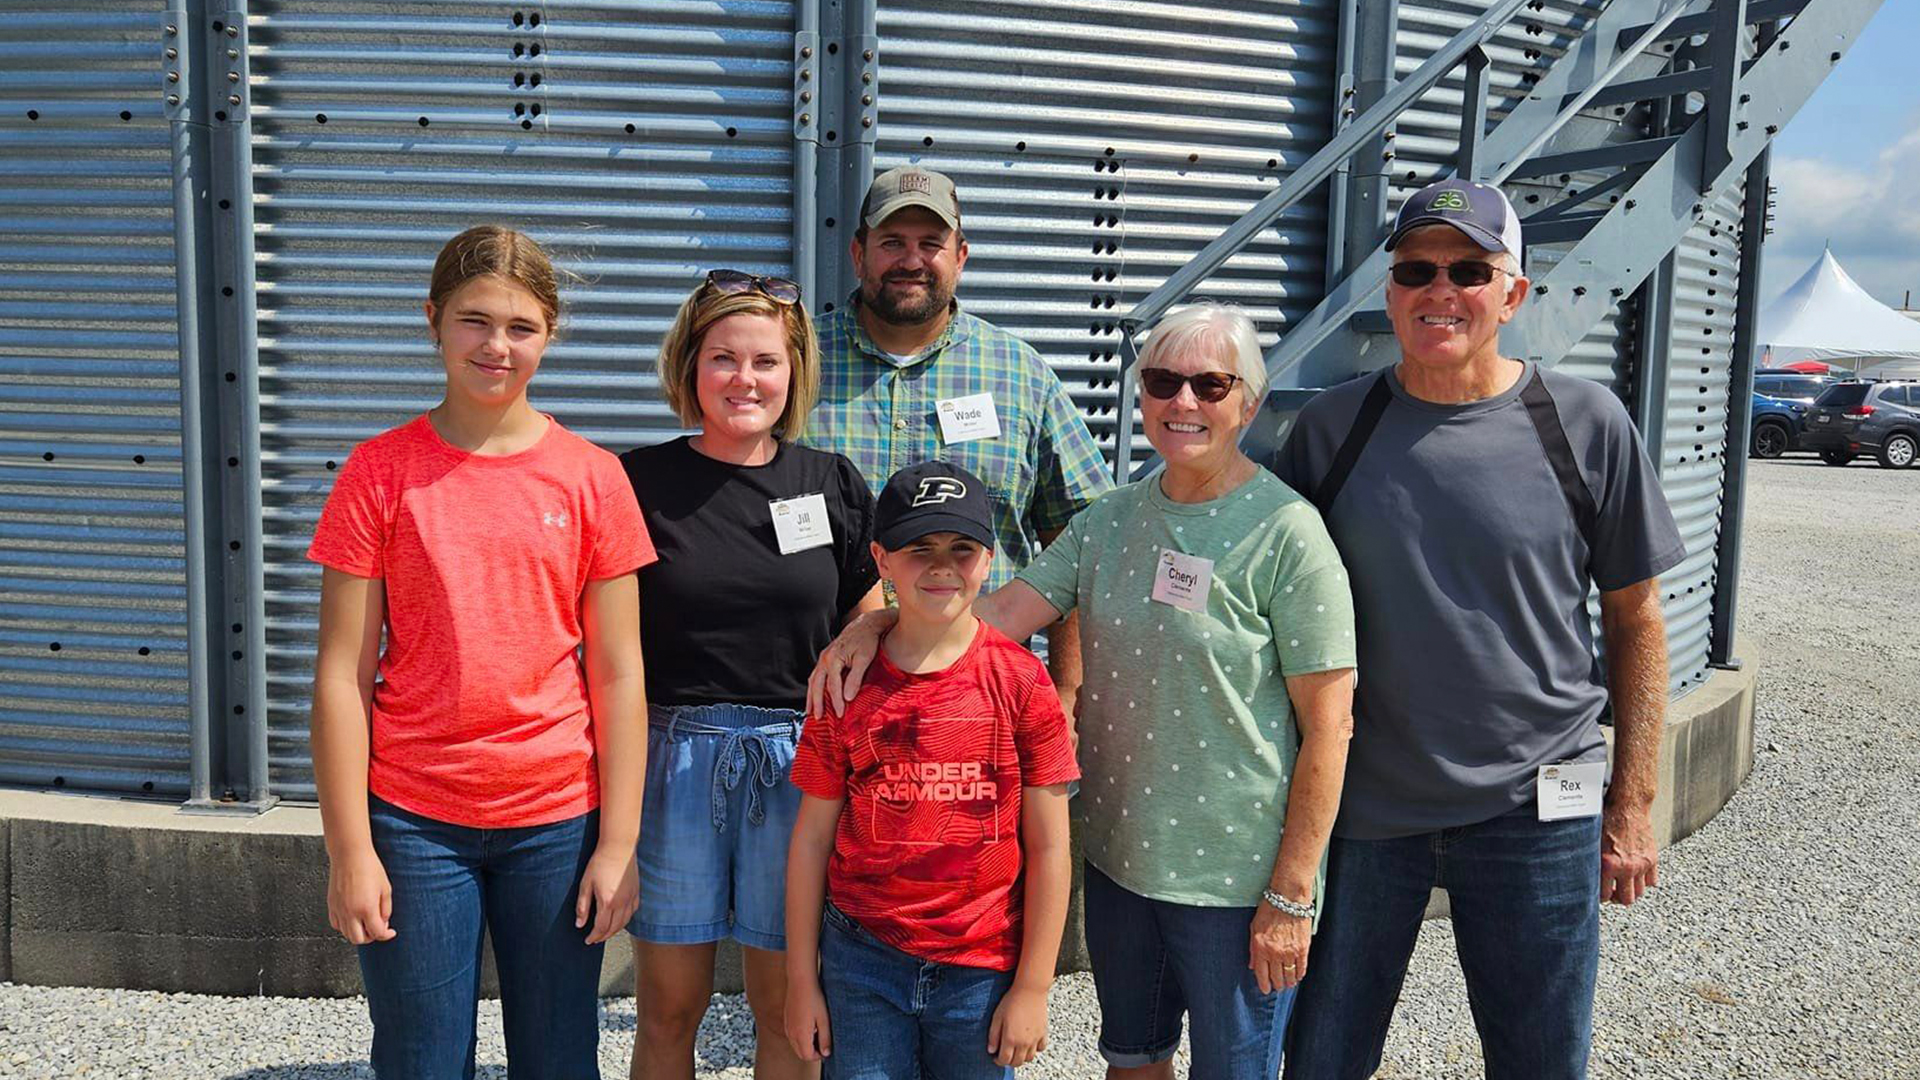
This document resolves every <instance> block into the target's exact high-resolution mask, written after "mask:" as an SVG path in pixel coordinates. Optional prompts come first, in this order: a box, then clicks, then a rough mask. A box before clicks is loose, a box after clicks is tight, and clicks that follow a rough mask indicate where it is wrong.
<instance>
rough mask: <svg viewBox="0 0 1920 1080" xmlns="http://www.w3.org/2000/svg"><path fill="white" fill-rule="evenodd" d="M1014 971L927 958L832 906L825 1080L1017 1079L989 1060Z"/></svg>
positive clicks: (824, 957) (825, 986)
mask: <svg viewBox="0 0 1920 1080" xmlns="http://www.w3.org/2000/svg"><path fill="white" fill-rule="evenodd" d="M1012 985H1013V972H1011V971H993V970H991V969H988V968H973V967H961V966H960V965H958V964H941V963H936V962H934V961H931V960H922V959H920V958H919V957H917V956H912V955H909V954H907V953H904V952H901V951H900V950H899V949H896V948H894V947H893V946H891V945H888V944H887V943H885V942H883V941H881V940H880V939H879V938H876V937H874V936H873V935H872V934H869V933H867V932H866V931H865V930H864V929H862V928H861V927H860V924H859V923H856V922H854V921H853V920H852V919H851V918H848V917H847V916H846V915H845V914H844V913H842V912H841V910H840V909H839V908H836V907H834V906H833V905H832V904H831V903H829V904H828V905H827V906H826V914H825V917H824V918H823V919H822V920H821V927H820V989H821V991H822V992H823V993H824V994H825V995H826V999H827V1023H828V1024H829V1025H830V1026H831V1028H832V1030H833V1053H832V1055H831V1056H829V1057H828V1058H827V1059H826V1060H825V1061H823V1062H822V1063H821V1069H820V1076H821V1080H915V1078H916V1077H920V1078H925V1080H1013V1070H1012V1069H1011V1068H1008V1067H1006V1066H1002V1065H997V1064H995V1063H994V1060H993V1057H992V1055H990V1054H988V1053H987V1036H988V1035H989V1034H990V1033H991V1030H992V1027H993V1010H994V1009H996V1008H998V1007H999V1006H1000V999H1001V997H1002V996H1004V995H1005V994H1006V992H1007V988H1008V987H1010V986H1012Z"/></svg>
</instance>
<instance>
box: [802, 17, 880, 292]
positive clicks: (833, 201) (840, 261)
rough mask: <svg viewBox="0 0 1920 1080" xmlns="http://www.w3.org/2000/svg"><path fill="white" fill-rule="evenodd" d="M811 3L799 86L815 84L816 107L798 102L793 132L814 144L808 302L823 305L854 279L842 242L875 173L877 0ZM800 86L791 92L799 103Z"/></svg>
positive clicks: (848, 289) (852, 226) (855, 221)
mask: <svg viewBox="0 0 1920 1080" xmlns="http://www.w3.org/2000/svg"><path fill="white" fill-rule="evenodd" d="M813 2H814V3H816V4H817V11H818V20H817V25H818V31H817V33H818V42H817V46H816V47H815V50H814V53H813V55H812V56H811V57H810V58H805V59H804V60H803V61H802V66H801V67H800V69H799V71H798V80H797V82H796V85H799V86H802V87H804V85H805V84H808V83H812V84H816V85H817V89H816V90H815V93H814V98H813V101H812V102H811V104H814V105H817V106H818V108H817V109H814V110H807V109H804V108H803V109H802V110H801V112H800V113H798V114H797V115H796V116H795V118H794V119H795V127H794V137H795V138H796V139H801V140H803V141H810V142H812V143H813V148H814V149H813V153H814V155H815V173H814V175H815V177H816V179H815V182H814V201H815V205H816V207H817V210H816V211H815V220H816V222H817V227H816V229H815V232H814V237H815V239H814V243H813V245H812V256H813V259H814V270H813V274H814V285H815V289H814V297H813V301H812V302H813V304H814V306H815V307H816V308H817V309H818V310H820V311H823V312H826V311H833V310H835V309H837V308H838V307H840V306H841V305H842V304H844V303H846V301H847V297H848V296H849V295H851V294H852V292H853V290H854V287H855V285H856V282H855V281H854V276H853V266H852V263H851V262H850V261H849V260H848V258H847V248H848V245H850V244H851V243H852V242H853V234H854V232H855V230H856V229H857V228H858V226H859V217H860V200H861V199H862V198H863V197H864V196H865V195H866V193H867V183H868V182H869V181H870V180H871V179H872V178H873V147H874V143H875V142H877V141H878V139H879V137H880V37H879V31H878V28H877V26H876V24H875V19H876V14H877V8H876V0H813ZM795 55H796V57H798V55H799V53H798V52H797V51H796V53H795ZM804 92H805V90H804V89H801V90H798V91H796V93H795V100H796V103H798V98H799V95H800V94H801V93H804Z"/></svg>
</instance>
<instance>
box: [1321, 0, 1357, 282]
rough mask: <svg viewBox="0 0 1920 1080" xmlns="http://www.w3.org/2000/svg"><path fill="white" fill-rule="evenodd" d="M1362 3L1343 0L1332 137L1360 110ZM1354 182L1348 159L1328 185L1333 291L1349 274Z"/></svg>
mask: <svg viewBox="0 0 1920 1080" xmlns="http://www.w3.org/2000/svg"><path fill="white" fill-rule="evenodd" d="M1359 8H1360V0H1340V15H1339V19H1340V25H1339V29H1338V30H1337V31H1336V39H1335V44H1334V54H1333V57H1334V59H1333V64H1334V72H1333V86H1334V100H1333V115H1334V119H1333V130H1332V132H1331V133H1330V134H1331V135H1335V136H1337V135H1339V134H1340V133H1341V132H1343V131H1345V130H1346V129H1347V126H1348V125H1350V124H1352V123H1353V118H1354V116H1355V115H1356V114H1357V113H1358V112H1359V111H1360V106H1359V101H1358V96H1359V93H1360V90H1359V87H1358V86H1356V85H1355V82H1356V79H1357V73H1356V68H1355V65H1356V63H1357V62H1358V61H1357V59H1356V56H1355V48H1356V45H1355V42H1354V28H1355V27H1354V24H1355V23H1357V22H1358V21H1359ZM1352 182H1353V159H1352V158H1348V159H1346V160H1345V161H1342V162H1341V163H1340V164H1339V165H1337V166H1335V167H1334V170H1333V176H1332V178H1331V179H1329V180H1328V182H1327V252H1326V256H1327V258H1326V280H1325V282H1324V283H1323V284H1322V286H1321V287H1322V288H1323V289H1330V288H1332V287H1333V283H1334V282H1336V281H1338V280H1340V277H1341V275H1342V274H1345V273H1346V265H1345V264H1346V249H1347V204H1348V201H1349V200H1348V198H1347V192H1348V189H1349V187H1350V185H1351V184H1352Z"/></svg>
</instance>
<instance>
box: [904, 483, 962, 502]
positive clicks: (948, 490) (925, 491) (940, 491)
mask: <svg viewBox="0 0 1920 1080" xmlns="http://www.w3.org/2000/svg"><path fill="white" fill-rule="evenodd" d="M966 497H967V485H965V484H963V483H961V482H960V481H958V480H955V479H954V478H953V477H951V476H929V477H926V478H925V479H923V480H921V481H920V490H919V491H918V492H916V493H915V494H914V496H913V505H915V506H930V505H932V504H934V503H943V502H946V501H947V500H948V499H964V498H966Z"/></svg>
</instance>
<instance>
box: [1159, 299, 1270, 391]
mask: <svg viewBox="0 0 1920 1080" xmlns="http://www.w3.org/2000/svg"><path fill="white" fill-rule="evenodd" d="M1196 353H1197V354H1200V355H1204V356H1211V357H1215V358H1217V359H1220V360H1224V361H1226V362H1227V364H1228V365H1229V366H1230V368H1231V369H1232V374H1235V375H1238V376H1240V381H1241V382H1242V383H1245V384H1246V391H1247V407H1248V408H1249V409H1254V408H1258V407H1259V406H1260V403H1261V402H1262V401H1265V400H1266V397H1267V361H1266V359H1265V358H1264V357H1262V356H1261V355H1260V341H1259V339H1258V338H1257V337H1255V336H1254V330H1253V320H1252V319H1250V318H1248V317H1247V313H1246V312H1244V311H1242V310H1240V308H1238V307H1237V306H1235V305H1233V304H1221V303H1216V302H1214V301H1212V300H1205V301H1202V302H1200V303H1198V304H1193V305H1191V306H1188V307H1183V308H1180V309H1179V310H1177V311H1173V312H1170V313H1169V314H1168V315H1167V316H1166V317H1164V318H1162V319H1161V320H1160V321H1159V322H1157V323H1155V324H1154V326H1153V329H1152V330H1151V331H1150V332H1149V334H1148V337H1147V344H1146V347H1145V348H1143V349H1141V350H1140V359H1139V361H1138V362H1136V363H1135V364H1134V365H1133V377H1134V379H1135V380H1138V379H1139V378H1140V370H1141V369H1142V368H1149V367H1158V366H1160V361H1161V360H1162V358H1164V357H1170V356H1180V355H1191V354H1196Z"/></svg>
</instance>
